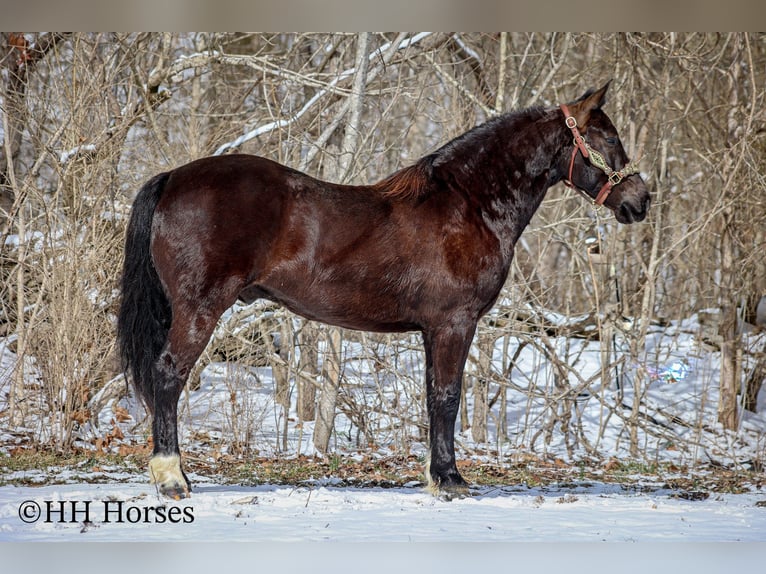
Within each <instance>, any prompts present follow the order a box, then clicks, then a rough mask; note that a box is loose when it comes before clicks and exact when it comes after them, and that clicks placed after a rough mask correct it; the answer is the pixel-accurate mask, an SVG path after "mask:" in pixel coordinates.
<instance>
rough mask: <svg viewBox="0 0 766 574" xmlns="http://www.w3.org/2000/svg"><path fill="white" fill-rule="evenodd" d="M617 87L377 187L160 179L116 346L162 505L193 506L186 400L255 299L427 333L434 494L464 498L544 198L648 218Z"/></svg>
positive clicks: (479, 132)
mask: <svg viewBox="0 0 766 574" xmlns="http://www.w3.org/2000/svg"><path fill="white" fill-rule="evenodd" d="M607 87H608V84H607V85H606V86H604V87H603V88H601V89H600V90H597V91H589V92H586V94H585V95H583V96H582V97H581V98H580V99H578V100H577V101H574V102H571V103H569V104H568V105H562V106H560V107H556V108H548V109H546V108H531V109H526V110H522V111H518V112H513V113H509V114H506V115H502V116H498V117H496V118H494V119H491V120H489V121H487V122H486V123H484V124H482V125H480V126H478V127H475V128H473V129H471V130H470V131H468V132H466V133H464V134H463V135H461V136H459V137H457V138H455V139H454V140H452V141H450V142H449V143H447V144H446V145H444V146H443V147H441V148H440V149H438V150H436V151H435V152H433V153H431V154H430V155H427V156H425V157H423V158H422V159H420V160H419V161H417V162H416V163H415V164H414V165H412V166H410V167H406V168H404V169H402V170H400V171H398V172H396V173H394V174H393V175H391V176H390V177H388V178H386V179H384V180H383V181H381V182H379V183H376V184H374V185H368V186H358V187H352V186H345V185H337V184H334V183H328V182H325V181H319V180H317V179H314V178H313V177H310V176H308V175H306V174H304V173H301V172H299V171H296V170H293V169H290V168H289V167H285V166H283V165H280V164H278V163H275V162H273V161H270V160H268V159H264V158H261V157H256V156H249V155H227V156H220V157H209V158H204V159H200V160H197V161H194V162H191V163H189V164H187V165H184V166H181V167H179V168H177V169H174V170H172V171H169V172H167V173H163V174H160V175H157V176H155V177H154V178H152V179H151V180H149V181H148V182H147V183H146V184H145V185H144V187H143V188H142V189H141V191H140V192H139V193H138V196H137V197H136V200H135V203H134V205H133V211H132V215H131V218H130V222H129V225H128V231H127V238H126V243H125V264H124V269H123V276H122V303H121V308H120V311H119V317H118V323H117V334H118V342H119V347H120V355H121V359H122V364H123V368H124V369H125V372H126V373H127V375H128V377H129V378H130V380H132V382H133V384H134V385H135V388H136V389H137V391H138V394H139V395H140V396H141V398H142V400H143V401H144V403H145V404H146V406H147V408H148V409H149V411H150V412H151V413H152V415H153V423H152V424H153V429H152V430H153V438H154V452H153V456H152V458H151V460H150V463H149V471H150V477H151V480H152V481H153V482H155V483H157V485H158V488H159V490H160V491H161V492H162V493H164V494H166V495H168V496H171V497H175V498H179V497H183V496H186V495H188V494H189V490H190V484H189V481H188V480H187V478H186V475H185V474H184V472H183V470H182V469H181V458H180V451H179V448H178V437H177V429H176V424H177V420H176V418H177V412H176V409H177V404H178V399H179V396H180V393H181V390H182V388H183V386H184V384H185V382H186V379H187V377H188V375H189V372H190V370H191V369H192V367H193V365H194V363H195V361H196V360H197V359H198V357H199V356H200V354H201V353H202V351H203V349H204V348H205V345H206V344H207V342H208V340H209V339H210V336H211V334H212V332H213V329H214V327H215V325H216V322H217V321H218V319H219V318H220V316H221V314H222V313H223V312H224V311H225V310H226V309H227V308H228V307H230V306H231V305H232V304H233V303H235V302H236V301H237V300H238V299H239V300H242V301H245V302H252V301H254V300H256V299H258V298H265V299H269V300H271V301H276V302H279V303H281V304H282V305H284V306H285V307H287V308H288V309H290V310H291V311H293V312H295V313H297V314H299V315H302V316H304V317H307V318H309V319H313V320H316V321H322V322H324V323H328V324H331V325H338V326H341V327H346V328H349V329H359V330H366V331H379V332H394V331H420V332H421V333H422V336H423V343H424V346H425V360H426V381H425V382H426V396H427V408H428V417H429V424H430V433H429V436H430V457H429V458H430V460H429V464H428V467H427V469H426V478H427V480H428V481H429V483H430V484H431V485H432V487H433V488H435V489H437V490H438V489H444V490H462V489H464V488H465V486H466V483H465V481H464V480H463V478H462V477H461V476H460V474H459V473H458V470H457V467H456V465H455V448H454V429H455V418H456V415H457V412H458V406H459V402H460V386H461V379H462V375H463V367H464V365H465V361H466V357H467V355H468V350H469V346H470V344H471V340H472V338H473V335H474V332H475V330H476V325H477V322H478V321H479V318H480V317H481V316H482V315H484V314H485V313H486V312H487V311H488V310H489V309H490V308H491V307H492V305H493V304H494V302H495V300H496V298H497V296H498V294H499V293H500V290H501V289H502V287H503V283H504V282H505V280H506V277H507V275H508V269H509V267H510V265H511V259H512V257H513V251H514V246H515V244H516V241H517V240H518V238H519V236H520V235H521V232H522V231H523V230H524V228H525V227H526V226H527V224H528V223H529V220H530V219H531V218H532V215H533V214H534V212H535V210H536V209H537V208H538V206H539V205H540V202H541V201H542V199H543V196H544V195H545V192H546V190H547V189H548V188H549V187H551V186H552V185H554V184H556V183H558V182H560V181H562V180H563V181H565V182H566V183H567V184H568V185H570V186H573V187H576V188H577V189H579V190H580V191H581V192H582V193H584V194H585V195H587V196H588V197H590V198H591V199H592V200H593V201H594V203H598V204H603V205H605V206H606V207H607V208H609V209H611V210H612V211H613V212H614V214H615V217H616V219H617V221H619V222H621V223H632V222H635V221H641V220H643V219H644V217H645V216H646V212H647V209H648V207H649V202H650V198H649V192H648V190H647V187H646V185H645V184H644V181H643V180H642V179H641V177H640V175H638V170H637V168H636V167H635V165H634V164H632V163H630V162H629V161H628V157H627V155H626V153H625V150H624V149H623V146H622V143H621V142H620V139H619V136H618V134H617V131H616V130H615V127H614V125H613V124H612V122H611V121H610V119H609V118H608V117H607V115H606V114H605V113H604V111H602V105H603V103H604V96H605V93H606V91H607ZM586 137H587V140H586Z"/></svg>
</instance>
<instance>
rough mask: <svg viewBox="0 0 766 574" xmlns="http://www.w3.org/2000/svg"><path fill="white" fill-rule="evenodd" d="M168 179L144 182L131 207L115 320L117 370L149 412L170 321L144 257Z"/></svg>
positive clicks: (149, 262) (157, 280)
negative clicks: (123, 374) (129, 382)
mask: <svg viewBox="0 0 766 574" xmlns="http://www.w3.org/2000/svg"><path fill="white" fill-rule="evenodd" d="M169 175H170V174H169V173H162V174H160V175H157V176H155V177H153V178H152V179H150V180H149V181H147V182H146V184H144V187H142V188H141V191H139V192H138V195H137V196H136V200H135V202H134V203H133V212H132V213H131V215H130V222H129V223H128V231H127V236H126V238H125V263H124V265H123V268H122V303H121V305H120V312H119V314H118V316H117V344H118V346H119V349H120V360H121V362H122V369H123V371H124V372H125V374H126V376H127V377H128V378H129V379H130V380H132V381H133V385H134V386H135V388H136V391H137V392H138V394H139V395H140V396H141V398H142V399H143V401H144V403H145V405H146V406H147V408H148V409H149V410H150V411H153V410H154V363H155V361H156V360H157V358H158V357H159V356H160V353H161V352H162V348H163V347H164V346H165V341H166V340H167V336H168V330H169V329H170V320H171V318H172V316H171V308H170V302H169V301H168V298H167V296H166V295H165V291H164V290H163V288H162V283H161V282H160V278H159V277H158V276H157V271H156V270H155V269H154V263H153V262H152V255H151V251H150V243H151V231H152V218H153V216H154V210H155V208H156V207H157V203H158V202H159V200H160V196H161V195H162V190H163V189H164V188H165V183H166V182H167V179H168V176H169Z"/></svg>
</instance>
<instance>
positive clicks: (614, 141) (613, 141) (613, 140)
mask: <svg viewBox="0 0 766 574" xmlns="http://www.w3.org/2000/svg"><path fill="white" fill-rule="evenodd" d="M606 143H608V144H609V145H617V138H614V137H612V138H606Z"/></svg>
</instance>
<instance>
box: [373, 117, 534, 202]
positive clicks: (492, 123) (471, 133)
mask: <svg viewBox="0 0 766 574" xmlns="http://www.w3.org/2000/svg"><path fill="white" fill-rule="evenodd" d="M546 113H547V111H546V109H545V108H543V107H533V108H528V109H525V110H519V111H514V112H509V113H506V114H502V115H500V116H496V117H494V118H491V119H489V120H487V121H486V122H484V123H482V124H480V125H478V126H475V127H474V128H472V129H470V130H468V131H467V132H465V133H464V134H462V135H459V136H457V137H456V138H454V139H452V140H451V141H449V142H447V143H446V144H444V145H443V146H441V147H440V148H439V149H437V150H436V151H435V152H433V153H431V154H429V155H426V156H424V157H422V158H421V159H419V160H418V161H416V162H415V163H414V164H412V165H410V166H408V167H405V168H403V169H400V170H399V171H397V172H394V173H393V174H391V175H390V176H388V177H387V178H385V179H384V180H382V181H379V182H378V183H376V184H373V186H372V187H373V189H376V190H378V191H379V192H381V193H382V194H383V195H384V196H386V197H389V198H396V199H418V198H421V197H423V196H424V195H425V194H426V193H428V192H429V190H431V189H433V186H432V185H431V182H432V181H433V178H434V176H435V168H438V169H437V171H440V172H441V170H443V169H444V168H445V166H447V165H449V164H451V163H452V162H457V164H458V165H461V166H464V165H467V164H470V163H472V162H473V161H474V160H476V159H477V155H476V152H477V150H479V149H485V146H486V145H487V143H488V142H492V141H497V142H498V143H502V140H498V139H497V138H498V135H499V134H503V133H507V134H509V135H510V134H514V132H515V134H516V135H517V136H518V133H519V130H520V129H523V127H525V126H528V125H531V124H532V123H533V122H535V121H537V120H538V119H540V118H542V117H544V116H545V115H546Z"/></svg>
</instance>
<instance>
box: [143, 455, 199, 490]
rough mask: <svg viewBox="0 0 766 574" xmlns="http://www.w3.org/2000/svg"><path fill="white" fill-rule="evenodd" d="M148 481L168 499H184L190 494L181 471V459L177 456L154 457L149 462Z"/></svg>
mask: <svg viewBox="0 0 766 574" xmlns="http://www.w3.org/2000/svg"><path fill="white" fill-rule="evenodd" d="M149 480H150V482H151V483H152V484H156V485H157V488H158V489H159V491H160V493H162V494H164V495H165V496H169V497H170V498H175V499H179V498H185V497H187V496H189V493H190V492H191V485H190V484H189V481H188V479H187V478H186V475H185V474H184V472H183V470H182V469H181V457H180V456H179V455H177V454H173V455H166V454H156V455H154V456H153V457H152V458H151V459H150V460H149Z"/></svg>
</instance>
